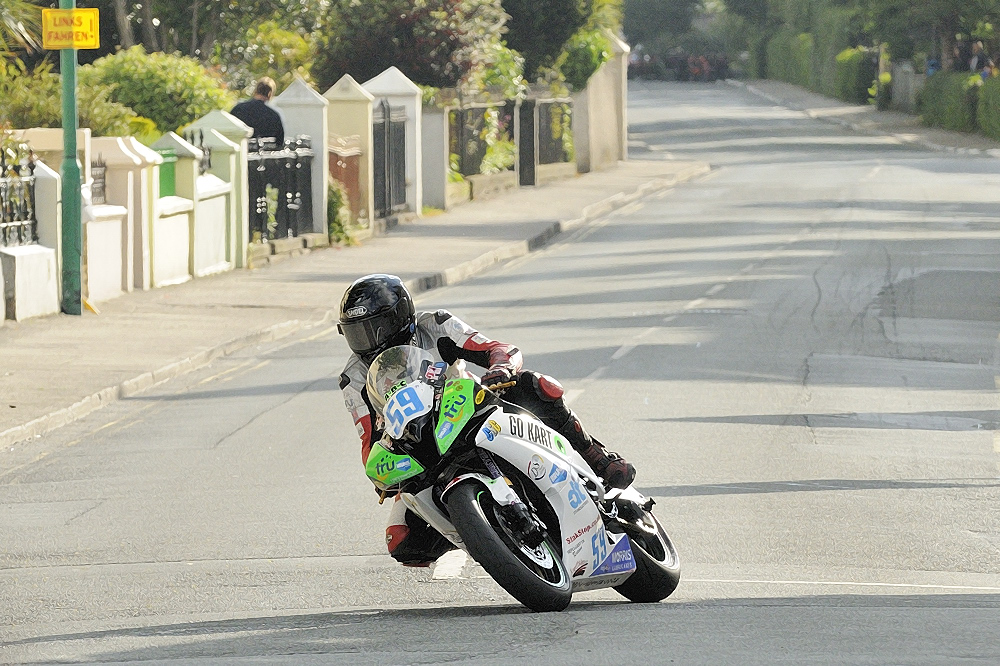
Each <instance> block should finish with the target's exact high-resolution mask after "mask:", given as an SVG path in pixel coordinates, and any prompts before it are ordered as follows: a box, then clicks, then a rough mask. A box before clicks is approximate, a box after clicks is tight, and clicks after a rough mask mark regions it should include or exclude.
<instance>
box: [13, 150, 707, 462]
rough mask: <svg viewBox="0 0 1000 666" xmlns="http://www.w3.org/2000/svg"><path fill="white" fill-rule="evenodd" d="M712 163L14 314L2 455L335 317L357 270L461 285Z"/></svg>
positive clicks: (611, 174)
mask: <svg viewBox="0 0 1000 666" xmlns="http://www.w3.org/2000/svg"><path fill="white" fill-rule="evenodd" d="M708 170H709V166H708V165H707V164H702V163H692V162H651V161H631V162H623V163H621V164H620V165H619V166H618V167H617V168H616V169H613V170H610V171H605V172H599V173H591V174H586V175H582V176H579V177H576V178H572V179H567V180H565V181H561V182H557V183H552V184H550V185H546V186H542V187H538V188H524V189H520V190H517V191H515V192H512V193H510V194H507V195H504V196H502V197H499V198H496V199H492V200H489V201H483V202H471V203H469V204H466V205H464V206H461V207H459V208H456V209H454V210H453V211H449V212H448V213H445V214H442V215H437V216H433V217H427V218H423V219H421V220H418V221H417V222H414V223H410V224H403V225H400V226H398V227H396V228H394V229H392V230H391V231H390V232H389V233H388V234H387V235H385V236H379V237H375V238H371V239H369V240H366V241H365V242H364V243H363V244H361V245H359V246H355V247H344V248H337V247H335V248H325V249H319V250H316V251H313V252H311V253H310V254H307V255H303V256H299V257H294V258H290V259H288V260H286V261H283V262H281V263H277V264H274V265H271V266H268V267H267V268H263V269H258V270H235V271H231V272H229V273H225V274H222V275H217V276H213V277H207V278H200V279H197V280H192V281H190V282H187V283H185V284H182V285H177V286H172V287H165V288H162V289H155V290H152V291H146V292H133V293H131V294H126V295H124V296H121V297H120V298H117V299H115V300H112V301H108V302H106V303H99V304H97V305H98V308H99V309H100V315H94V314H91V313H85V314H84V315H83V316H80V317H71V316H68V315H56V316H52V317H43V318H39V319H32V320H27V321H25V322H21V323H15V322H12V321H8V322H6V325H4V326H2V327H0V453H2V452H8V451H10V450H12V449H13V448H14V447H15V445H16V444H17V443H18V442H23V441H25V440H28V439H31V438H34V437H36V436H39V435H42V434H44V433H46V432H49V431H51V430H53V429H54V428H58V427H59V426H61V425H64V424H66V423H69V422H71V421H73V420H75V419H78V418H80V417H82V416H84V415H86V414H88V413H90V412H92V411H94V410H95V409H98V408H100V407H101V406H103V405H105V404H108V403H110V402H113V401H115V400H119V399H121V398H123V397H126V396H129V395H134V394H136V393H138V392H141V391H143V390H145V389H148V388H149V387H150V386H152V385H154V384H156V383H159V382H161V381H164V380H166V379H170V378H171V377H176V376H178V375H181V374H183V373H185V372H188V371H191V370H194V369H195V368H198V367H200V366H203V365H205V364H207V363H209V362H211V361H212V359H215V358H218V357H220V356H224V355H226V354H229V353H232V352H233V351H235V350H238V349H241V348H243V347H246V346H249V345H253V344H256V343H259V342H263V341H267V340H273V339H276V338H280V337H282V336H285V335H288V334H290V333H292V332H294V331H297V330H300V329H303V328H307V327H310V326H315V325H318V324H320V323H323V322H328V321H332V320H334V319H335V318H336V316H337V308H338V307H339V305H340V298H341V296H342V295H343V293H344V291H345V289H346V288H347V286H348V285H349V284H350V283H351V282H352V281H353V280H354V279H355V278H357V277H360V276H361V275H364V274H367V273H373V272H388V273H395V274H397V275H399V276H400V277H402V278H403V279H404V280H406V281H407V283H408V285H409V286H410V287H411V288H412V289H413V290H414V291H415V292H420V291H426V290H428V289H433V288H435V287H440V286H443V285H446V284H453V283H455V282H458V281H461V280H463V279H465V278H467V277H469V276H470V275H473V274H475V273H477V272H479V271H482V270H484V269H485V268H487V267H489V266H491V265H493V264H495V263H497V262H500V261H503V260H505V259H508V258H512V257H516V256H520V255H523V254H526V253H527V252H530V251H532V250H534V249H537V248H539V247H541V246H543V245H544V244H545V243H546V242H548V241H549V240H550V239H552V238H553V237H554V236H556V235H558V234H559V233H560V232H564V231H568V230H570V229H573V228H575V227H578V226H580V225H582V224H585V223H586V222H588V221H590V220H592V219H595V218H597V217H600V216H602V215H604V214H607V213H608V212H610V211H612V210H614V209H615V208H618V207H620V206H623V205H625V204H627V203H629V202H631V201H634V200H636V199H638V198H640V197H642V196H645V195H647V194H649V193H652V192H655V191H659V190H662V189H666V188H669V187H672V186H673V185H675V184H677V183H679V182H682V181H684V180H687V179H690V178H694V177H697V176H698V175H701V174H703V173H706V172H708ZM0 460H2V458H0ZM0 471H2V464H0Z"/></svg>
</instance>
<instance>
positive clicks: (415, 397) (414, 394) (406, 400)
mask: <svg viewBox="0 0 1000 666" xmlns="http://www.w3.org/2000/svg"><path fill="white" fill-rule="evenodd" d="M433 404H434V389H433V388H431V387H430V386H428V385H427V384H422V383H421V384H417V383H414V384H410V385H409V386H406V387H404V388H401V389H399V390H398V391H396V392H395V393H394V394H393V395H392V397H391V398H389V402H387V403H385V410H384V411H383V414H384V415H385V431H386V433H388V435H389V437H392V438H393V439H399V438H400V437H402V436H403V431H404V429H405V428H406V424H407V423H409V422H410V421H412V420H413V419H415V418H416V417H418V416H422V415H424V414H426V413H427V412H429V411H431V406H432V405H433Z"/></svg>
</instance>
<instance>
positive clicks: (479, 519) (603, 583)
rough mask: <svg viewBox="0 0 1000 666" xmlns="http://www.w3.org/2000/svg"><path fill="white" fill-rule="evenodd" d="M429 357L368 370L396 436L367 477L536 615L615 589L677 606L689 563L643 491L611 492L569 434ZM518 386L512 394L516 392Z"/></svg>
mask: <svg viewBox="0 0 1000 666" xmlns="http://www.w3.org/2000/svg"><path fill="white" fill-rule="evenodd" d="M463 374H464V373H461V372H457V371H456V369H455V368H454V367H450V366H448V364H446V363H443V362H435V359H434V357H433V356H432V355H431V354H430V353H429V352H427V351H426V350H424V349H420V348H418V347H412V346H399V347H392V348H390V349H387V350H386V351H384V352H382V354H380V355H379V356H378V357H377V358H376V359H375V361H374V362H373V363H372V364H371V366H370V368H369V370H368V377H367V390H368V397H369V400H370V401H371V403H372V406H373V407H374V408H375V410H376V412H377V413H380V414H381V415H382V419H383V426H384V433H385V434H384V436H383V438H382V440H381V441H379V442H377V443H375V444H374V445H373V446H372V449H371V452H370V454H369V456H368V460H367V463H366V466H365V473H366V474H367V476H368V477H369V478H370V479H371V480H372V482H373V483H374V484H375V486H376V487H377V488H378V489H379V490H380V491H381V492H382V499H383V500H384V499H385V498H386V497H388V496H389V495H391V494H398V495H399V498H400V501H402V502H405V503H406V506H407V507H408V508H409V509H410V510H412V511H413V512H414V513H415V514H417V515H418V516H420V517H421V518H423V519H424V520H425V521H427V523H429V524H430V525H431V527H433V528H434V529H436V530H437V531H438V532H440V533H441V534H443V535H444V536H445V537H446V538H447V539H448V540H449V541H451V542H452V543H453V544H454V545H455V546H456V547H458V548H461V549H463V550H465V551H466V552H467V553H468V554H469V555H470V556H471V557H472V558H473V559H474V560H475V561H476V562H478V563H479V564H480V565H481V566H482V567H483V569H485V570H486V572H487V573H488V574H490V576H491V577H492V578H493V580H495V581H496V582H497V583H498V584H499V585H500V586H501V587H503V588H504V589H505V590H506V591H507V592H508V593H510V594H511V595H512V596H513V597H514V598H515V599H517V600H518V601H519V602H521V603H522V604H524V605H525V606H527V607H528V608H530V609H532V610H534V611H558V610H563V609H565V608H566V607H567V606H569V603H570V601H571V599H572V595H573V592H579V591H583V590H593V589H598V588H606V587H611V588H614V589H615V590H616V591H618V592H619V593H620V594H622V595H623V596H624V597H626V598H627V599H629V600H631V601H634V602H657V601H661V600H662V599H665V598H666V597H668V596H669V595H670V594H671V593H672V592H673V591H674V589H675V588H676V587H677V584H678V582H679V580H680V561H679V559H678V556H677V551H676V550H675V548H674V546H673V544H672V542H671V541H670V538H669V537H668V536H667V533H666V531H665V530H664V529H663V527H662V526H661V525H660V523H659V521H658V520H657V519H656V517H655V516H654V515H653V513H652V507H653V503H654V502H653V500H652V499H648V498H646V497H644V496H643V495H642V494H641V493H639V492H638V491H637V490H635V488H633V487H629V488H626V489H624V490H621V489H617V488H611V489H606V488H605V487H604V485H603V483H602V482H601V480H600V478H598V477H597V476H596V475H595V474H594V473H593V471H591V469H590V467H589V466H588V465H587V464H586V462H585V461H584V460H583V458H582V457H580V455H579V454H578V453H577V452H576V451H575V450H573V448H572V446H570V444H569V442H568V441H567V440H566V439H565V438H564V437H563V436H562V435H560V434H559V433H557V432H555V431H554V430H552V429H550V428H548V427H546V426H545V425H544V424H543V423H542V422H541V421H539V420H538V419H536V418H535V417H534V416H533V415H532V414H531V413H529V412H528V411H526V410H524V409H522V408H520V407H518V406H516V405H514V404H511V403H508V402H505V401H504V400H503V399H502V397H501V394H502V390H503V388H504V385H499V386H494V387H485V386H482V385H481V384H480V383H479V382H478V381H477V380H476V379H475V378H471V377H469V376H463ZM508 386H509V385H508Z"/></svg>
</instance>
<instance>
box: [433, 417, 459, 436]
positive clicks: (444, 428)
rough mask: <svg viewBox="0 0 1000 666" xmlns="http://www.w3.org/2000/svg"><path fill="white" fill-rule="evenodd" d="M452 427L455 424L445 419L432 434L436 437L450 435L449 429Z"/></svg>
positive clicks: (452, 428)
mask: <svg viewBox="0 0 1000 666" xmlns="http://www.w3.org/2000/svg"><path fill="white" fill-rule="evenodd" d="M454 429H455V424H453V423H451V422H450V421H445V422H444V423H442V424H441V426H440V427H439V428H438V429H437V432H436V433H434V434H435V435H437V438H438V439H444V438H445V437H447V436H448V435H450V434H451V431H452V430H454Z"/></svg>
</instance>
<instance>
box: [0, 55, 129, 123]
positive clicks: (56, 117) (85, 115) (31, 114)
mask: <svg viewBox="0 0 1000 666" xmlns="http://www.w3.org/2000/svg"><path fill="white" fill-rule="evenodd" d="M86 69H87V68H86V66H85V67H81V68H80V70H81V71H84V70H86ZM109 94H110V89H109V88H108V87H107V86H103V85H92V86H80V87H79V91H78V99H77V105H78V108H79V123H80V127H89V128H90V130H91V131H92V132H93V133H94V134H95V135H96V136H127V135H128V134H129V133H130V132H129V127H130V124H131V123H132V122H134V121H135V117H136V115H135V113H133V112H132V110H131V109H129V108H127V107H125V106H123V105H121V104H116V103H114V102H112V101H110V100H109ZM0 99H3V104H2V105H0V124H6V125H9V126H10V127H13V128H16V129H27V128H30V127H62V82H61V80H60V78H59V75H58V74H56V73H55V72H53V71H52V64H51V63H46V62H43V63H42V64H40V65H38V66H37V67H35V68H34V69H30V70H29V69H28V68H27V67H26V66H25V65H24V63H22V62H21V61H20V60H15V61H13V62H10V63H6V64H0Z"/></svg>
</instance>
